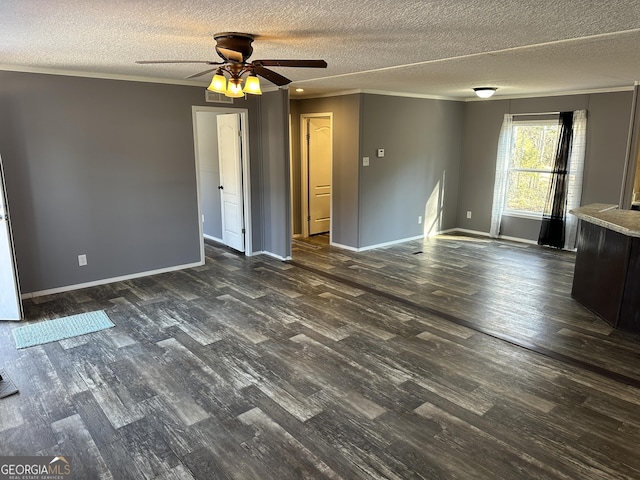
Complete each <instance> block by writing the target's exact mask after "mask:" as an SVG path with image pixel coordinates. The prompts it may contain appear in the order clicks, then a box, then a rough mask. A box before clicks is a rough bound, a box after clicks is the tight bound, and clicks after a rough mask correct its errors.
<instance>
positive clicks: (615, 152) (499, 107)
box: [457, 91, 633, 240]
mask: <svg viewBox="0 0 640 480" xmlns="http://www.w3.org/2000/svg"><path fill="white" fill-rule="evenodd" d="M632 96H633V92H631V91H628V92H614V93H601V94H590V95H568V96H558V97H544V98H527V99H516V100H495V101H485V102H469V103H467V104H466V118H465V127H464V132H465V133H464V139H463V152H462V174H461V181H460V195H459V198H458V221H457V224H458V227H459V228H463V229H469V230H475V231H479V232H489V227H490V224H491V203H492V200H493V184H494V177H495V162H496V153H497V145H498V136H499V134H500V126H501V124H502V118H503V116H504V114H505V113H542V112H555V111H568V110H578V109H586V110H587V149H586V157H585V170H584V182H583V191H582V204H588V203H594V202H601V203H618V200H619V197H620V189H621V185H622V175H623V170H624V162H625V155H626V148H627V138H628V132H629V119H630V114H631V106H632V105H631V104H632ZM467 211H471V212H472V218H471V219H467V218H466V212H467ZM538 231H539V221H537V220H527V219H521V218H517V219H516V218H510V219H508V220H506V221H505V222H503V225H502V229H501V233H502V235H505V236H511V237H517V238H523V239H528V240H537V238H538Z"/></svg>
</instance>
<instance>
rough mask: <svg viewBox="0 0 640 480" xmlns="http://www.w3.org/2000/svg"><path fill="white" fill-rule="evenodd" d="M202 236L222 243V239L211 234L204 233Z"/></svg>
mask: <svg viewBox="0 0 640 480" xmlns="http://www.w3.org/2000/svg"><path fill="white" fill-rule="evenodd" d="M202 236H203V237H204V238H206V239H207V240H211V241H213V242H216V243H222V244H223V245H224V240H222V239H221V238H217V237H213V236H211V235H207V234H206V233H205V234H204V235H202Z"/></svg>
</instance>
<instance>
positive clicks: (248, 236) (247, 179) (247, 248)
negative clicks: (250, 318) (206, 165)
mask: <svg viewBox="0 0 640 480" xmlns="http://www.w3.org/2000/svg"><path fill="white" fill-rule="evenodd" d="M198 112H204V113H215V114H225V113H237V114H239V115H240V133H241V137H240V139H241V141H242V145H241V149H240V157H241V162H242V203H243V205H242V210H243V212H244V254H245V255H246V256H251V255H253V254H254V253H253V241H252V229H251V174H250V170H249V165H250V161H249V110H248V109H246V108H229V107H209V106H200V105H194V106H192V107H191V116H192V119H193V148H194V152H195V159H196V183H197V195H198V225H199V230H200V255H201V258H202V262H203V263H204V260H205V258H204V230H203V226H202V195H201V192H200V152H199V151H198V129H197V123H198V117H197V113H198ZM215 134H216V135H218V132H217V131H216V132H215Z"/></svg>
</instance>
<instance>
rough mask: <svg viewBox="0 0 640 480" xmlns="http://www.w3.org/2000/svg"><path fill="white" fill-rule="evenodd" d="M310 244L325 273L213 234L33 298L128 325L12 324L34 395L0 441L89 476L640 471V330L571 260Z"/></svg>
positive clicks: (4, 327) (9, 361)
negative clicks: (578, 287) (576, 288)
mask: <svg viewBox="0 0 640 480" xmlns="http://www.w3.org/2000/svg"><path fill="white" fill-rule="evenodd" d="M293 246H294V252H293V257H294V263H299V264H300V265H303V266H307V267H313V269H316V270H318V271H319V273H314V272H311V271H309V270H308V269H305V268H300V267H297V266H294V265H293V264H290V263H285V262H279V261H277V260H275V259H271V258H268V257H264V256H259V257H244V256H242V255H238V254H235V253H233V252H231V251H230V250H228V249H226V248H222V247H216V246H211V245H206V250H205V251H206V257H207V259H206V264H205V265H204V266H201V267H197V268H192V269H188V270H183V271H178V272H171V273H167V274H162V275H157V276H153V277H146V278H141V279H134V280H129V281H126V282H119V283H114V284H110V285H104V286H98V287H92V288H87V289H83V290H80V291H76V292H70V293H65V294H57V295H49V296H46V297H38V298H35V299H31V300H26V301H25V302H24V307H25V312H26V315H27V321H37V320H41V319H50V318H56V317H60V316H65V315H71V314H75V313H80V312H85V311H91V310H97V309H104V310H105V311H106V313H107V314H108V315H109V317H110V318H111V319H112V321H113V322H114V323H115V324H116V327H115V328H112V329H109V330H105V331H102V332H97V333H94V334H90V335H86V336H83V337H77V338H74V339H69V340H63V341H60V342H55V343H51V344H48V345H42V346H36V347H31V348H27V349H23V350H19V351H18V350H16V349H15V345H14V343H13V338H12V334H11V331H12V330H13V329H14V328H16V326H17V325H16V324H13V323H1V324H0V367H1V368H4V369H6V371H7V372H8V374H9V375H10V376H11V378H12V379H13V380H14V382H15V383H16V385H17V386H18V388H19V389H20V393H19V394H18V395H13V396H11V397H7V398H5V399H2V400H0V453H1V454H2V455H38V454H41V455H45V454H46V455H53V454H57V455H65V456H67V457H68V458H70V459H71V461H72V465H74V469H76V472H77V475H78V478H105V479H110V478H114V479H140V478H148V479H152V478H153V479H253V478H256V479H271V478H273V479H289V478H328V479H332V478H336V479H337V478H344V479H355V478H363V479H365V478H366V479H370V478H374V479H377V478H379V479H383V478H384V479H388V478H397V479H408V478H416V479H454V478H457V479H459V478H463V479H485V478H486V479H513V478H518V479H527V478H532V479H533V478H536V479H577V478H602V479H623V478H640V460H638V456H637V452H636V447H637V445H639V444H640V414H639V413H638V412H639V411H640V408H639V407H640V389H638V388H636V387H634V386H630V385H627V384H625V383H624V382H621V381H619V380H620V378H618V377H616V376H615V375H610V376H608V375H606V372H607V370H610V371H611V372H612V373H616V374H619V375H620V376H621V378H635V379H640V366H639V364H638V355H639V353H640V339H639V338H638V336H636V335H630V334H625V333H624V332H618V331H614V330H612V329H611V328H609V327H608V326H607V325H606V324H605V323H604V322H602V321H601V320H600V319H599V318H597V317H596V316H595V315H593V314H592V313H590V312H589V311H588V310H586V309H584V308H583V307H582V306H581V305H579V304H577V303H576V302H575V301H573V300H572V299H571V297H570V288H571V281H572V275H573V261H574V258H575V257H574V255H573V254H571V253H568V252H556V251H553V250H548V249H541V248H538V247H534V246H527V245H525V246H523V245H517V244H513V243H510V242H500V241H493V240H488V239H477V238H471V237H464V236H458V237H456V236H440V237H436V238H430V239H427V240H425V241H424V242H422V241H416V242H408V243H407V244H402V245H396V246H392V247H387V248H382V249H378V250H373V251H370V252H361V253H354V252H348V251H345V250H339V249H336V248H333V247H330V246H329V245H328V238H327V237H326V236H319V237H313V238H311V239H309V240H305V241H302V240H296V241H294V243H293ZM418 252H421V253H418ZM323 272H324V273H330V274H331V275H332V277H328V276H327V275H323ZM376 291H380V293H379V294H377V293H376ZM437 312H441V314H438V313H437ZM455 318H458V319H461V320H464V322H462V323H460V322H458V323H456V322H455V321H452V320H453V319H455ZM465 322H466V323H465ZM483 329H486V330H491V331H495V332H497V333H498V334H500V335H504V336H509V337H510V338H512V339H513V342H509V341H503V340H501V339H500V335H495V336H491V335H487V334H485V333H483ZM518 341H521V342H522V343H523V344H531V345H537V346H539V347H541V348H544V349H547V350H546V351H552V352H557V353H558V354H561V356H558V357H557V358H554V357H553V355H551V356H550V355H546V354H541V353H540V352H536V351H534V350H532V349H531V348H522V347H519V346H517V342H518ZM524 346H525V347H526V345H524ZM542 353H544V352H542ZM572 358H573V359H577V360H580V361H583V362H595V363H597V364H598V365H601V366H602V367H604V369H605V370H604V371H603V372H600V373H598V372H595V371H590V370H588V369H585V368H582V367H581V366H580V364H579V363H572V362H571V361H564V359H572Z"/></svg>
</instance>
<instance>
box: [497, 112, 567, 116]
mask: <svg viewBox="0 0 640 480" xmlns="http://www.w3.org/2000/svg"><path fill="white" fill-rule="evenodd" d="M561 113H562V112H536V113H510V114H509V115H511V116H512V117H531V116H533V115H560V114H561Z"/></svg>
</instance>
